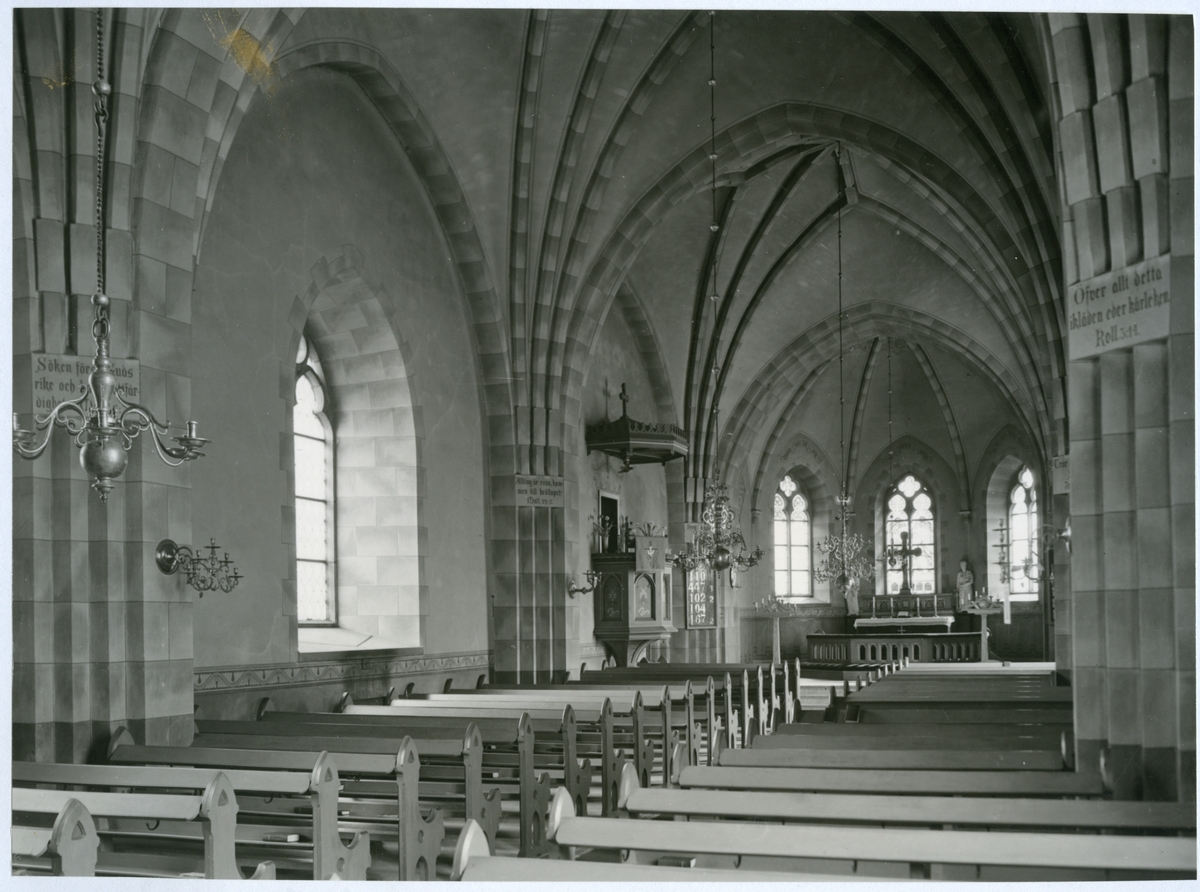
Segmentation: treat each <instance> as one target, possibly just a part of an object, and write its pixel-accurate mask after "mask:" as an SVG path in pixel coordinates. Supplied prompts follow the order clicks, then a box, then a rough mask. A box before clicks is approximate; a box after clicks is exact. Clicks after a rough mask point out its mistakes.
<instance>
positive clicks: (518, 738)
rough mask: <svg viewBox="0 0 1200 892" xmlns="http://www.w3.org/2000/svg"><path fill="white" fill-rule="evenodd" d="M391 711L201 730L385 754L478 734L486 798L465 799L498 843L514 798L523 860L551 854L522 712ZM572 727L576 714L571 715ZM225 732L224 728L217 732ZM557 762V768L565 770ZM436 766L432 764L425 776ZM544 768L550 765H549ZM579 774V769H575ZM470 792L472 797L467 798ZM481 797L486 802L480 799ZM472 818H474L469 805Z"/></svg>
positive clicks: (366, 709)
mask: <svg viewBox="0 0 1200 892" xmlns="http://www.w3.org/2000/svg"><path fill="white" fill-rule="evenodd" d="M394 712H395V711H394V710H391V709H389V708H388V707H387V706H357V705H354V706H347V707H346V710H345V712H344V713H292V712H289V713H278V712H272V711H268V712H265V713H264V714H263V716H262V719H261V721H259V722H250V723H240V722H224V723H216V722H213V723H206V724H205V725H203V726H202V729H203V730H205V731H206V732H208V731H220V730H222V729H223V730H224V733H237V734H251V735H258V734H268V735H285V736H288V737H308V736H311V735H332V736H336V737H337V738H339V739H342V740H346V739H353V740H355V741H362V740H367V741H373V744H372V746H374V747H386V746H387V745H388V742H389V741H394V740H395V739H397V737H398V736H399V735H402V734H410V735H413V736H416V737H419V740H418V745H419V746H421V747H422V751H426V750H432V749H434V748H435V746H436V741H438V740H453V739H454V735H456V734H459V733H461V732H462V729H463V728H466V729H468V731H469V732H471V733H473V734H475V735H478V736H479V740H480V745H479V746H478V747H472V748H471V751H472V753H478V771H476V769H475V768H474V767H473V766H472V767H471V768H470V770H469V773H470V776H471V778H472V780H471V781H470V784H471V785H472V786H474V785H475V784H476V780H475V776H476V774H478V777H479V781H478V785H479V792H478V793H477V794H471V795H469V796H467V797H466V800H470V801H481V802H482V803H483V807H484V810H485V814H486V815H487V816H488V817H489V819H490V817H491V816H492V815H493V814H494V815H495V816H496V820H495V822H494V824H493V825H491V826H488V827H486V828H485V829H486V830H488V831H489V832H490V833H491V834H492V837H491V838H492V839H493V840H494V839H496V837H497V834H498V833H499V832H500V815H501V809H502V801H503V799H505V798H507V799H509V800H512V801H514V802H515V803H516V805H517V811H518V815H519V817H518V821H519V854H520V855H521V856H522V857H535V856H537V855H539V854H542V853H544V852H545V851H547V843H546V839H545V814H546V809H547V808H549V805H550V791H551V786H550V778H549V775H548V773H547V772H544V771H543V772H540V773H539V771H538V768H537V764H536V763H537V758H536V752H535V749H536V734H535V732H534V730H533V725H532V722H531V721H530V719H529V716H528V715H526V714H523V713H520V712H517V713H514V714H513V715H511V716H505V717H501V716H487V717H485V716H480V715H472V716H469V717H467V716H463V715H458V716H438V717H434V716H425V717H421V716H398V715H394V714H393V713H394ZM567 719H568V721H573V715H571V716H567ZM218 725H219V726H220V728H218V727H217V726H218ZM561 763H562V760H561V759H556V760H555V765H556V766H561ZM431 764H432V760H431V759H430V758H427V759H426V766H427V767H426V773H427V774H428V773H429V766H430V765H431ZM543 764H546V763H545V761H544V760H543ZM576 767H577V768H578V765H577V766H576ZM467 792H468V793H470V791H467ZM481 797H482V798H481ZM467 811H468V813H467V815H466V817H467V818H469V817H473V810H472V808H471V807H469V806H468V809H467Z"/></svg>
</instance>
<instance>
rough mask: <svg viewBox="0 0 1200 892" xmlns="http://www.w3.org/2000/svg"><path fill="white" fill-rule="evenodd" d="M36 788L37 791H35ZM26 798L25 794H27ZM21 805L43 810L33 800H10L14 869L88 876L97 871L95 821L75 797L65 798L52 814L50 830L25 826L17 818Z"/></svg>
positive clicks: (56, 874) (98, 844) (39, 811)
mask: <svg viewBox="0 0 1200 892" xmlns="http://www.w3.org/2000/svg"><path fill="white" fill-rule="evenodd" d="M34 792H36V791H34ZM26 798H28V797H26ZM21 806H25V807H27V808H32V809H35V811H34V812H31V813H30V814H37V813H45V814H49V813H52V812H42V808H41V807H40V806H39V805H38V804H37V802H36V801H29V802H21V803H18V802H16V801H14V803H13V822H12V866H13V868H14V871H16V870H21V871H24V872H29V873H42V872H43V871H45V872H48V873H49V874H50V875H51V876H64V877H90V876H95V875H96V858H97V853H98V850H99V846H100V837H99V834H97V833H96V822H95V821H94V820H92V816H91V814H90V813H89V812H88V810H87V809H86V808H85V807H84V806H83V803H81V802H80V801H79V800H78V799H73V798H72V799H68V800H67V801H66V803H64V804H63V806H62V808H61V809H59V811H58V812H57V814H55V817H54V823H53V825H52V826H51V827H50V829H49V831H46V830H44V829H43V828H42V827H27V826H24V824H23V821H21V820H19V819H18V818H17V814H18V813H19V812H20V811H22V808H21Z"/></svg>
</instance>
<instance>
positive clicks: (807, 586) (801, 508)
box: [774, 476, 812, 598]
mask: <svg viewBox="0 0 1200 892" xmlns="http://www.w3.org/2000/svg"><path fill="white" fill-rule="evenodd" d="M810 517H811V516H810V513H809V505H808V499H806V498H805V496H804V493H803V492H802V491H801V490H800V487H799V486H798V485H797V484H796V481H794V480H793V479H792V478H791V477H790V476H785V477H784V478H783V479H782V480H781V481H779V488H778V489H777V490H776V491H775V511H774V518H775V520H774V542H775V597H777V598H809V597H812V523H811V519H810Z"/></svg>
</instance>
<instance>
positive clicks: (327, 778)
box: [310, 752, 371, 880]
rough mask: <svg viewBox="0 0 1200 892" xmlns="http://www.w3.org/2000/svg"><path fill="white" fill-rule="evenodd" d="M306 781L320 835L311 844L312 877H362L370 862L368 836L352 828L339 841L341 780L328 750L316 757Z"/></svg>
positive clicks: (314, 819)
mask: <svg viewBox="0 0 1200 892" xmlns="http://www.w3.org/2000/svg"><path fill="white" fill-rule="evenodd" d="M310 784H311V786H310V789H311V790H312V797H311V798H312V806H313V823H314V825H315V826H316V827H317V828H318V832H319V833H320V835H321V839H320V840H319V841H318V840H314V843H315V844H314V845H313V878H314V879H320V880H329V879H333V878H334V877H335V876H336V877H338V878H339V879H343V880H365V879H366V878H367V868H368V867H370V866H371V837H370V834H369V833H367V832H365V831H356V832H355V833H354V836H353V837H352V838H351V840H350V842H349V843H348V844H347V843H343V842H342V837H341V834H340V833H339V831H338V820H337V817H338V793H339V792H340V790H341V781H340V780H339V778H338V770H337V767H336V766H335V765H334V762H333V759H332V757H331V756H330V755H329V753H327V752H322V753H321V755H320V756H319V757H317V761H316V764H314V765H313V769H312V773H311V781H310Z"/></svg>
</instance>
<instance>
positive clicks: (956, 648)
mask: <svg viewBox="0 0 1200 892" xmlns="http://www.w3.org/2000/svg"><path fill="white" fill-rule="evenodd" d="M980 644H981V634H980V633H979V632H907V633H903V634H899V633H890V634H888V633H884V634H865V633H855V634H850V635H823V634H820V633H816V634H813V635H809V636H808V657H809V659H811V660H828V661H842V662H861V661H863V660H900V659H904V658H905V657H907V658H909V659H911V660H912V661H913V662H916V663H978V662H979V661H980V655H981V653H982V648H981V646H980Z"/></svg>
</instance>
